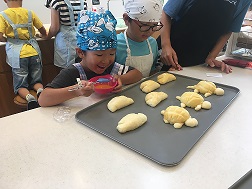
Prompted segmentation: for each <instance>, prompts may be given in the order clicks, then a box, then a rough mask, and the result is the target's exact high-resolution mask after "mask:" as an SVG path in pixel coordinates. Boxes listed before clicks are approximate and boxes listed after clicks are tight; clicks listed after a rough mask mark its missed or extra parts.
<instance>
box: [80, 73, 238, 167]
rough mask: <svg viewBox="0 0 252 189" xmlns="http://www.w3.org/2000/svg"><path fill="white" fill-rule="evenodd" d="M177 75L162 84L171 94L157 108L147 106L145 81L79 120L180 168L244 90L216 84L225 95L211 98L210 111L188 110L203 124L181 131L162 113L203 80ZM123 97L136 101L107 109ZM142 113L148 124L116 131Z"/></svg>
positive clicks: (93, 107)
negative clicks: (126, 118) (132, 115)
mask: <svg viewBox="0 0 252 189" xmlns="http://www.w3.org/2000/svg"><path fill="white" fill-rule="evenodd" d="M161 73H162V72H160V73H157V74H155V75H153V76H151V77H149V78H146V79H145V80H148V79H152V80H154V81H157V76H158V75H159V74H161ZM174 75H175V76H176V77H177V79H176V80H175V81H172V82H170V83H167V84H165V85H161V87H160V88H159V89H157V90H156V91H163V92H165V93H167V94H168V98H167V99H166V100H164V101H162V102H161V103H160V104H158V105H157V106H156V107H155V108H152V107H150V106H148V105H147V104H146V103H145V100H144V99H145V96H146V94H145V93H143V92H142V91H141V90H140V88H139V86H140V84H141V83H142V82H143V81H141V82H138V83H136V84H135V85H133V86H131V87H129V88H127V89H125V90H124V91H122V92H120V93H117V94H113V95H111V96H110V97H108V98H107V99H104V100H102V101H100V102H98V103H96V104H93V105H91V106H89V107H87V108H85V109H83V110H81V111H79V112H78V113H77V114H76V115H75V118H76V120H77V121H78V122H80V123H82V124H84V125H85V126H88V127H90V128H91V129H93V130H95V131H97V132H99V133H101V134H103V135H105V136H107V137H109V138H110V139H112V140H114V141H116V142H118V143H120V144H122V145H124V146H126V147H128V148H130V149H132V150H133V151H135V152H138V153H139V154H141V155H143V156H145V157H147V158H149V159H151V160H153V161H155V162H157V163H159V164H161V165H164V166H174V165H177V164H179V163H180V161H181V160H182V159H183V157H184V156H185V155H186V154H187V153H188V152H189V150H190V149H191V148H192V147H193V146H194V145H195V143H196V142H197V141H198V140H199V139H200V138H201V137H202V135H203V134H204V133H205V132H206V131H207V130H208V129H209V127H211V126H212V125H213V123H214V122H215V121H216V119H217V118H218V117H219V116H220V115H221V114H222V113H223V112H224V110H225V109H226V108H227V107H228V105H229V104H230V103H231V102H232V101H233V100H234V99H235V98H236V96H237V95H238V94H239V92H240V90H239V89H238V88H235V87H232V86H227V85H223V84H218V83H215V84H216V86H217V87H221V88H223V89H224V90H225V94H224V96H216V95H211V96H209V97H207V98H205V100H208V101H210V102H211V104H212V108H211V109H210V110H204V109H201V110H199V111H197V112H196V111H195V110H194V109H191V108H186V109H187V110H188V111H189V113H190V115H191V116H192V117H194V118H196V119H197V120H198V122H199V125H198V126H197V127H194V128H189V127H186V126H183V127H182V128H181V129H175V128H174V127H173V125H170V124H165V123H164V121H163V116H162V115H161V113H160V112H161V110H164V109H166V108H167V107H168V106H170V105H177V106H180V101H179V100H177V99H176V96H180V95H182V94H183V93H184V92H185V91H192V90H190V89H187V88H186V87H187V86H189V85H195V84H197V83H198V82H199V81H201V80H200V79H196V78H191V77H187V76H182V75H178V74H174ZM119 95H125V96H127V97H130V98H132V99H133V100H134V104H132V105H130V106H128V107H126V108H123V109H120V110H118V111H116V112H114V113H112V112H110V111H109V110H108V109H107V103H108V102H109V100H110V99H111V98H113V97H115V96H119ZM139 112H141V113H144V114H145V115H146V116H147V117H148V120H147V122H146V123H145V124H144V125H143V126H141V127H140V128H138V129H136V130H134V131H130V132H127V133H124V134H120V133H119V132H118V131H117V129H116V126H117V123H118V121H119V120H120V119H121V118H122V117H124V116H125V115H127V114H129V113H139ZM224 127H225V125H224Z"/></svg>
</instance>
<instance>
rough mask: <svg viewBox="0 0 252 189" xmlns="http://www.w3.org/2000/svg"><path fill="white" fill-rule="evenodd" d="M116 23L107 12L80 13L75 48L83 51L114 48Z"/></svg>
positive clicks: (84, 11) (115, 44) (115, 43)
mask: <svg viewBox="0 0 252 189" xmlns="http://www.w3.org/2000/svg"><path fill="white" fill-rule="evenodd" d="M116 23H117V21H116V19H115V17H114V16H113V15H112V13H111V12H110V11H108V10H107V11H103V10H100V11H99V12H91V11H87V10H83V11H81V12H80V14H79V20H78V26H77V36H76V37H77V46H78V47H79V48H80V49H81V50H84V51H85V50H93V51H98V50H106V49H111V48H116V46H117V38H116V30H115V27H116Z"/></svg>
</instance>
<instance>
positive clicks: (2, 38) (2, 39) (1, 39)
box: [0, 32, 7, 42]
mask: <svg viewBox="0 0 252 189" xmlns="http://www.w3.org/2000/svg"><path fill="white" fill-rule="evenodd" d="M0 41H1V42H6V41H7V39H6V38H5V37H4V36H3V33H2V32H0Z"/></svg>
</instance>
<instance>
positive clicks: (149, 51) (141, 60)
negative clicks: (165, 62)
mask: <svg viewBox="0 0 252 189" xmlns="http://www.w3.org/2000/svg"><path fill="white" fill-rule="evenodd" d="M162 6H163V4H162V1H161V0H149V1H146V0H135V1H131V0H126V1H124V8H125V12H126V13H124V14H123V18H124V21H125V24H126V25H127V26H128V28H127V29H126V30H125V31H124V33H120V34H118V35H117V38H118V47H117V51H116V62H118V63H120V64H123V65H126V66H132V67H134V68H136V69H138V70H139V71H140V72H141V73H142V75H143V77H148V76H149V75H150V74H151V72H152V71H154V70H155V66H156V63H157V59H158V48H157V42H156V40H155V39H154V38H153V37H151V35H152V34H153V33H154V32H155V31H158V30H160V29H161V28H162V24H161V23H159V21H160V18H161V13H162Z"/></svg>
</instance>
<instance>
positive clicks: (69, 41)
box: [47, 0, 84, 68]
mask: <svg viewBox="0 0 252 189" xmlns="http://www.w3.org/2000/svg"><path fill="white" fill-rule="evenodd" d="M47 2H48V1H47ZM78 2H79V5H74V4H73V3H72V4H71V2H70V0H64V3H65V4H66V6H67V9H68V11H69V19H70V25H64V23H62V22H61V23H58V24H59V28H57V29H56V30H55V29H51V28H53V27H55V25H53V24H52V23H54V22H60V21H59V19H60V18H59V17H60V15H59V13H58V10H55V9H53V8H52V10H51V11H52V14H55V12H56V14H58V15H57V16H58V17H57V21H55V20H54V21H52V23H51V27H50V29H49V33H48V38H51V37H52V36H54V35H55V40H54V65H56V66H58V67H61V68H66V67H68V66H69V65H72V64H74V63H75V59H76V58H77V54H76V47H77V44H76V27H77V20H76V19H75V17H74V13H75V12H77V11H80V10H83V9H84V0H78V1H76V3H78ZM50 4H51V5H52V4H54V3H53V2H52V1H51V2H50ZM47 6H49V5H47ZM52 18H53V17H52ZM62 19H63V18H61V20H62Z"/></svg>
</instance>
